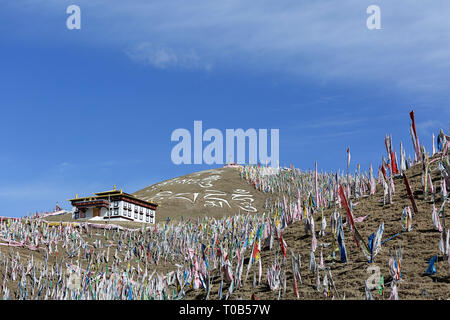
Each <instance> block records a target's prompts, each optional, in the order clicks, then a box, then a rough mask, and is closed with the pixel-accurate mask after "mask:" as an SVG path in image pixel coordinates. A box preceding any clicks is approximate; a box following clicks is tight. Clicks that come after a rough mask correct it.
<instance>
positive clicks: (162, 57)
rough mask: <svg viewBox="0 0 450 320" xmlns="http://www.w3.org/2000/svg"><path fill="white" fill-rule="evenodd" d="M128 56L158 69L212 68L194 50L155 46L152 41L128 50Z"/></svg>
mask: <svg viewBox="0 0 450 320" xmlns="http://www.w3.org/2000/svg"><path fill="white" fill-rule="evenodd" d="M126 53H127V54H128V56H129V57H130V58H131V59H133V60H135V61H138V62H142V63H145V64H150V65H152V66H153V67H155V68H158V69H167V68H173V67H180V68H187V69H204V70H208V71H209V70H211V67H212V66H211V64H208V63H204V62H203V61H202V60H200V58H199V57H198V56H197V54H196V53H195V51H194V50H189V51H187V52H177V53H175V51H174V50H173V49H171V48H164V47H155V46H153V45H151V44H150V43H147V42H143V43H139V44H138V45H136V46H134V47H133V48H131V49H129V50H126Z"/></svg>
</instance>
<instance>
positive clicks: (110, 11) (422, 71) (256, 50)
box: [22, 0, 450, 92]
mask: <svg viewBox="0 0 450 320" xmlns="http://www.w3.org/2000/svg"><path fill="white" fill-rule="evenodd" d="M66 3H67V5H68V4H69V1H66ZM66 3H65V2H64V1H61V0H45V1H38V0H33V1H28V2H27V4H28V6H32V5H34V6H35V7H37V6H42V7H44V8H45V10H46V14H49V13H48V12H49V11H52V12H53V15H55V16H56V17H60V16H61V12H60V11H61V6H64V5H66ZM372 4H374V3H373V1H372V0H363V1H360V0H340V1H335V0H322V1H312V0H309V1H308V0H305V1H298V0H285V1H282V2H279V1H269V0H261V1H256V2H255V1H253V0H189V1H186V0H152V1H147V0H135V1H126V2H124V1H118V0H96V1H95V2H93V1H90V0H89V1H88V0H78V1H77V5H79V6H80V7H81V10H82V17H83V18H82V19H85V20H83V28H84V29H82V32H83V34H84V35H85V37H86V38H90V39H91V40H92V43H95V44H97V43H101V44H103V45H108V46H111V45H112V46H115V47H116V48H118V49H119V50H124V51H125V52H126V53H127V54H128V56H130V57H131V58H132V59H133V60H134V61H137V62H140V63H145V64H148V65H150V66H153V67H155V68H160V69H168V68H188V69H198V68H200V69H206V70H209V69H210V68H211V66H214V69H220V68H224V69H227V70H230V69H231V68H234V69H236V70H239V71H250V72H264V73H271V74H282V75H286V74H287V75H292V76H294V77H298V76H304V77H307V78H309V79H311V80H315V81H321V82H328V81H365V82H368V83H370V82H371V83H375V84H381V85H385V86H392V85H394V86H397V87H398V88H401V89H405V90H408V91H412V92H415V91H417V90H420V91H426V92H430V91H436V90H440V91H444V90H446V88H448V86H449V85H450V83H449V82H450V80H449V79H448V74H449V73H450V63H449V61H450V32H448V30H450V20H449V19H447V12H448V11H449V9H450V2H449V1H448V0H436V1H433V2H427V1H415V2H412V1H410V0H397V1H389V2H388V1H383V2H381V3H379V4H378V5H379V6H380V8H381V25H382V29H381V30H368V29H367V27H366V19H367V18H368V14H367V13H366V9H367V7H368V6H369V5H372ZM52 6H53V7H52ZM23 7H25V6H24V5H23V4H22V8H23ZM52 40H54V39H53V38H52Z"/></svg>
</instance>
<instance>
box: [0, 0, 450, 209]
mask: <svg viewBox="0 0 450 320" xmlns="http://www.w3.org/2000/svg"><path fill="white" fill-rule="evenodd" d="M71 4H76V5H78V6H80V8H81V21H82V22H81V30H68V29H67V28H66V19H67V17H68V16H69V15H68V14H66V8H67V7H68V6H69V5H71ZM371 4H377V5H379V6H380V8H381V25H382V29H381V30H368V29H367V27H366V19H367V17H368V14H367V13H366V8H367V7H368V6H369V5H371ZM448 9H450V3H448V1H433V3H432V4H430V3H428V2H424V1H420V2H419V1H417V2H416V3H413V4H412V3H411V1H406V0H405V1H401V0H399V1H395V3H392V2H387V1H375V0H373V1H356V0H355V1H350V0H342V1H339V2H337V1H331V0H322V1H301V2H300V1H290V0H289V1H258V2H257V3H256V2H255V1H248V0H228V1H222V0H221V1H218V0H190V1H187V0H164V1H163V0H154V1H143V0H137V1H127V2H124V1H113V0H109V1H106V0H97V1H87V0H74V1H64V0H46V1H40V0H33V1H31V0H20V1H10V2H6V1H3V2H1V3H0V21H2V28H1V30H0V46H1V50H0V58H1V59H0V97H1V104H0V105H1V119H2V122H1V123H2V124H1V126H0V147H1V153H0V168H1V170H0V201H1V203H2V206H1V209H0V215H3V216H22V215H25V214H27V212H36V211H41V210H49V209H52V207H53V206H54V204H55V202H56V201H58V202H59V203H60V205H62V206H63V207H65V208H67V209H69V208H70V206H69V204H68V203H67V202H66V201H65V200H66V199H69V198H72V197H73V196H74V195H75V193H78V194H79V195H89V194H92V193H93V192H98V191H103V190H107V189H110V188H111V187H112V186H113V184H116V185H117V186H118V187H119V188H123V189H124V190H125V191H127V192H130V193H131V192H134V191H137V190H138V189H141V188H143V187H145V186H147V185H150V184H153V183H156V182H159V181H161V180H165V179H168V178H172V177H176V176H179V175H182V174H187V173H190V172H193V171H197V170H203V169H207V168H211V167H210V166H206V165H179V166H177V165H174V164H173V163H172V162H171V159H170V152H171V149H172V147H173V146H174V145H175V143H174V142H171V141H170V135H171V133H172V131H173V130H175V129H176V128H186V129H188V130H193V121H194V120H202V121H203V128H204V130H206V129H208V128H217V129H220V130H222V132H225V129H228V128H231V129H235V128H243V129H248V128H256V129H258V128H263V129H271V128H274V129H279V130H280V148H279V150H280V162H281V164H282V165H286V166H288V165H289V164H291V163H292V164H294V165H295V166H296V167H299V168H303V169H309V168H313V166H314V161H316V160H317V161H318V164H319V169H323V170H337V169H338V168H345V165H346V148H347V146H350V149H351V154H352V168H354V166H355V165H356V164H357V163H360V164H361V166H362V168H363V169H366V168H368V166H369V164H370V163H373V165H374V166H375V167H377V166H378V165H379V163H380V160H381V156H382V154H384V153H385V148H384V136H385V134H387V133H391V134H392V136H393V142H394V147H395V148H396V149H397V150H398V149H399V143H400V141H403V143H404V145H405V146H406V149H407V151H408V153H411V152H412V148H411V139H410V137H409V116H408V113H409V111H410V110H411V109H412V108H413V109H414V110H415V113H416V120H417V127H418V133H419V137H420V139H421V142H423V143H424V144H425V146H426V147H427V149H428V150H430V149H431V134H432V132H435V133H437V132H438V131H439V129H440V128H444V129H446V130H448V128H449V119H450V117H449V115H450V108H449V104H450V90H449V87H450V78H449V77H448V75H449V74H450V39H449V38H450V32H449V31H448V30H450V21H449V20H448V19H447V17H446V12H448ZM212 167H216V166H212Z"/></svg>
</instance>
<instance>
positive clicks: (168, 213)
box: [133, 167, 266, 222]
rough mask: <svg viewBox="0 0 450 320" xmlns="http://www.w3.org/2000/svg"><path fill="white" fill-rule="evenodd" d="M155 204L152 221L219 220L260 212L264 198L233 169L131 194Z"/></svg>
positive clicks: (208, 172)
mask: <svg viewBox="0 0 450 320" xmlns="http://www.w3.org/2000/svg"><path fill="white" fill-rule="evenodd" d="M133 195H134V196H136V197H138V198H140V199H143V200H147V201H148V200H150V201H153V202H156V203H158V209H157V214H156V221H157V222H162V221H165V220H166V219H167V218H168V217H170V219H171V220H174V221H179V220H181V219H185V220H186V219H193V220H197V218H199V217H204V216H209V217H214V218H222V217H225V216H230V215H235V214H239V213H246V212H250V213H255V212H261V211H262V209H263V207H264V204H265V201H266V195H265V194H264V193H263V192H260V191H258V190H255V189H254V188H253V187H252V186H250V185H248V184H247V183H246V182H245V181H244V180H242V179H241V178H240V176H239V171H238V169H236V168H232V167H228V168H219V169H210V170H205V171H200V172H195V173H191V174H188V175H185V176H181V177H177V178H173V179H169V180H166V181H163V182H160V183H157V184H154V185H151V186H148V187H146V188H144V189H142V190H139V191H136V192H135V193H133Z"/></svg>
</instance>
